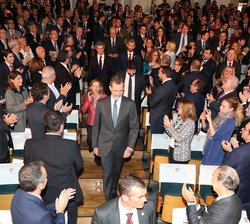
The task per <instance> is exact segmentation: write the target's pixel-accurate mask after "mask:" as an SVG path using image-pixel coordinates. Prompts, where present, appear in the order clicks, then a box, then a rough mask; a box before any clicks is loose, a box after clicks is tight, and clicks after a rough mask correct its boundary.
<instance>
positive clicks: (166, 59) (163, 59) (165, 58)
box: [161, 54, 171, 66]
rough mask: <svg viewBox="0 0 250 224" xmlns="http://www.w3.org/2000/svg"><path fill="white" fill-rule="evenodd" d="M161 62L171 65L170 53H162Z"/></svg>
mask: <svg viewBox="0 0 250 224" xmlns="http://www.w3.org/2000/svg"><path fill="white" fill-rule="evenodd" d="M161 63H163V64H166V65H168V66H169V65H170V64H171V57H170V56H169V55H168V54H164V55H162V57H161Z"/></svg>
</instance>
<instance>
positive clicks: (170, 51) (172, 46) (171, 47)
mask: <svg viewBox="0 0 250 224" xmlns="http://www.w3.org/2000/svg"><path fill="white" fill-rule="evenodd" d="M166 50H167V51H166V52H165V53H164V54H165V55H166V54H167V55H169V56H170V58H171V64H170V67H171V69H174V62H175V59H176V55H175V50H176V43H175V41H173V40H169V41H168V42H167V44H166Z"/></svg>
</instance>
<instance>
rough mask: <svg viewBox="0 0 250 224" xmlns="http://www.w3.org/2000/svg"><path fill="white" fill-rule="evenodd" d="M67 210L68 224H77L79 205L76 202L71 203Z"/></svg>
mask: <svg viewBox="0 0 250 224" xmlns="http://www.w3.org/2000/svg"><path fill="white" fill-rule="evenodd" d="M66 210H67V212H68V224H76V223H77V214H78V206H77V203H76V202H75V201H72V202H70V203H69V205H68V207H67V209H66Z"/></svg>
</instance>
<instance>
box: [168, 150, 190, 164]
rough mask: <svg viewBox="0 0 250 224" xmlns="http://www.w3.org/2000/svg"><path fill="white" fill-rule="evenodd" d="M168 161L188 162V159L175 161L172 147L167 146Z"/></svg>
mask: <svg viewBox="0 0 250 224" xmlns="http://www.w3.org/2000/svg"><path fill="white" fill-rule="evenodd" d="M168 161H169V163H179V164H187V163H188V162H189V161H176V160H174V148H172V147H169V153H168Z"/></svg>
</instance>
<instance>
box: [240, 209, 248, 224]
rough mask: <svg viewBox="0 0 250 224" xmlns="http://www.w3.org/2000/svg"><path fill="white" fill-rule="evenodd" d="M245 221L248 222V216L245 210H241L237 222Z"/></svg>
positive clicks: (242, 222) (243, 223) (241, 223)
mask: <svg viewBox="0 0 250 224" xmlns="http://www.w3.org/2000/svg"><path fill="white" fill-rule="evenodd" d="M246 223H250V221H249V220H248V218H247V213H246V211H244V210H243V211H242V212H241V219H240V222H239V224H246Z"/></svg>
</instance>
